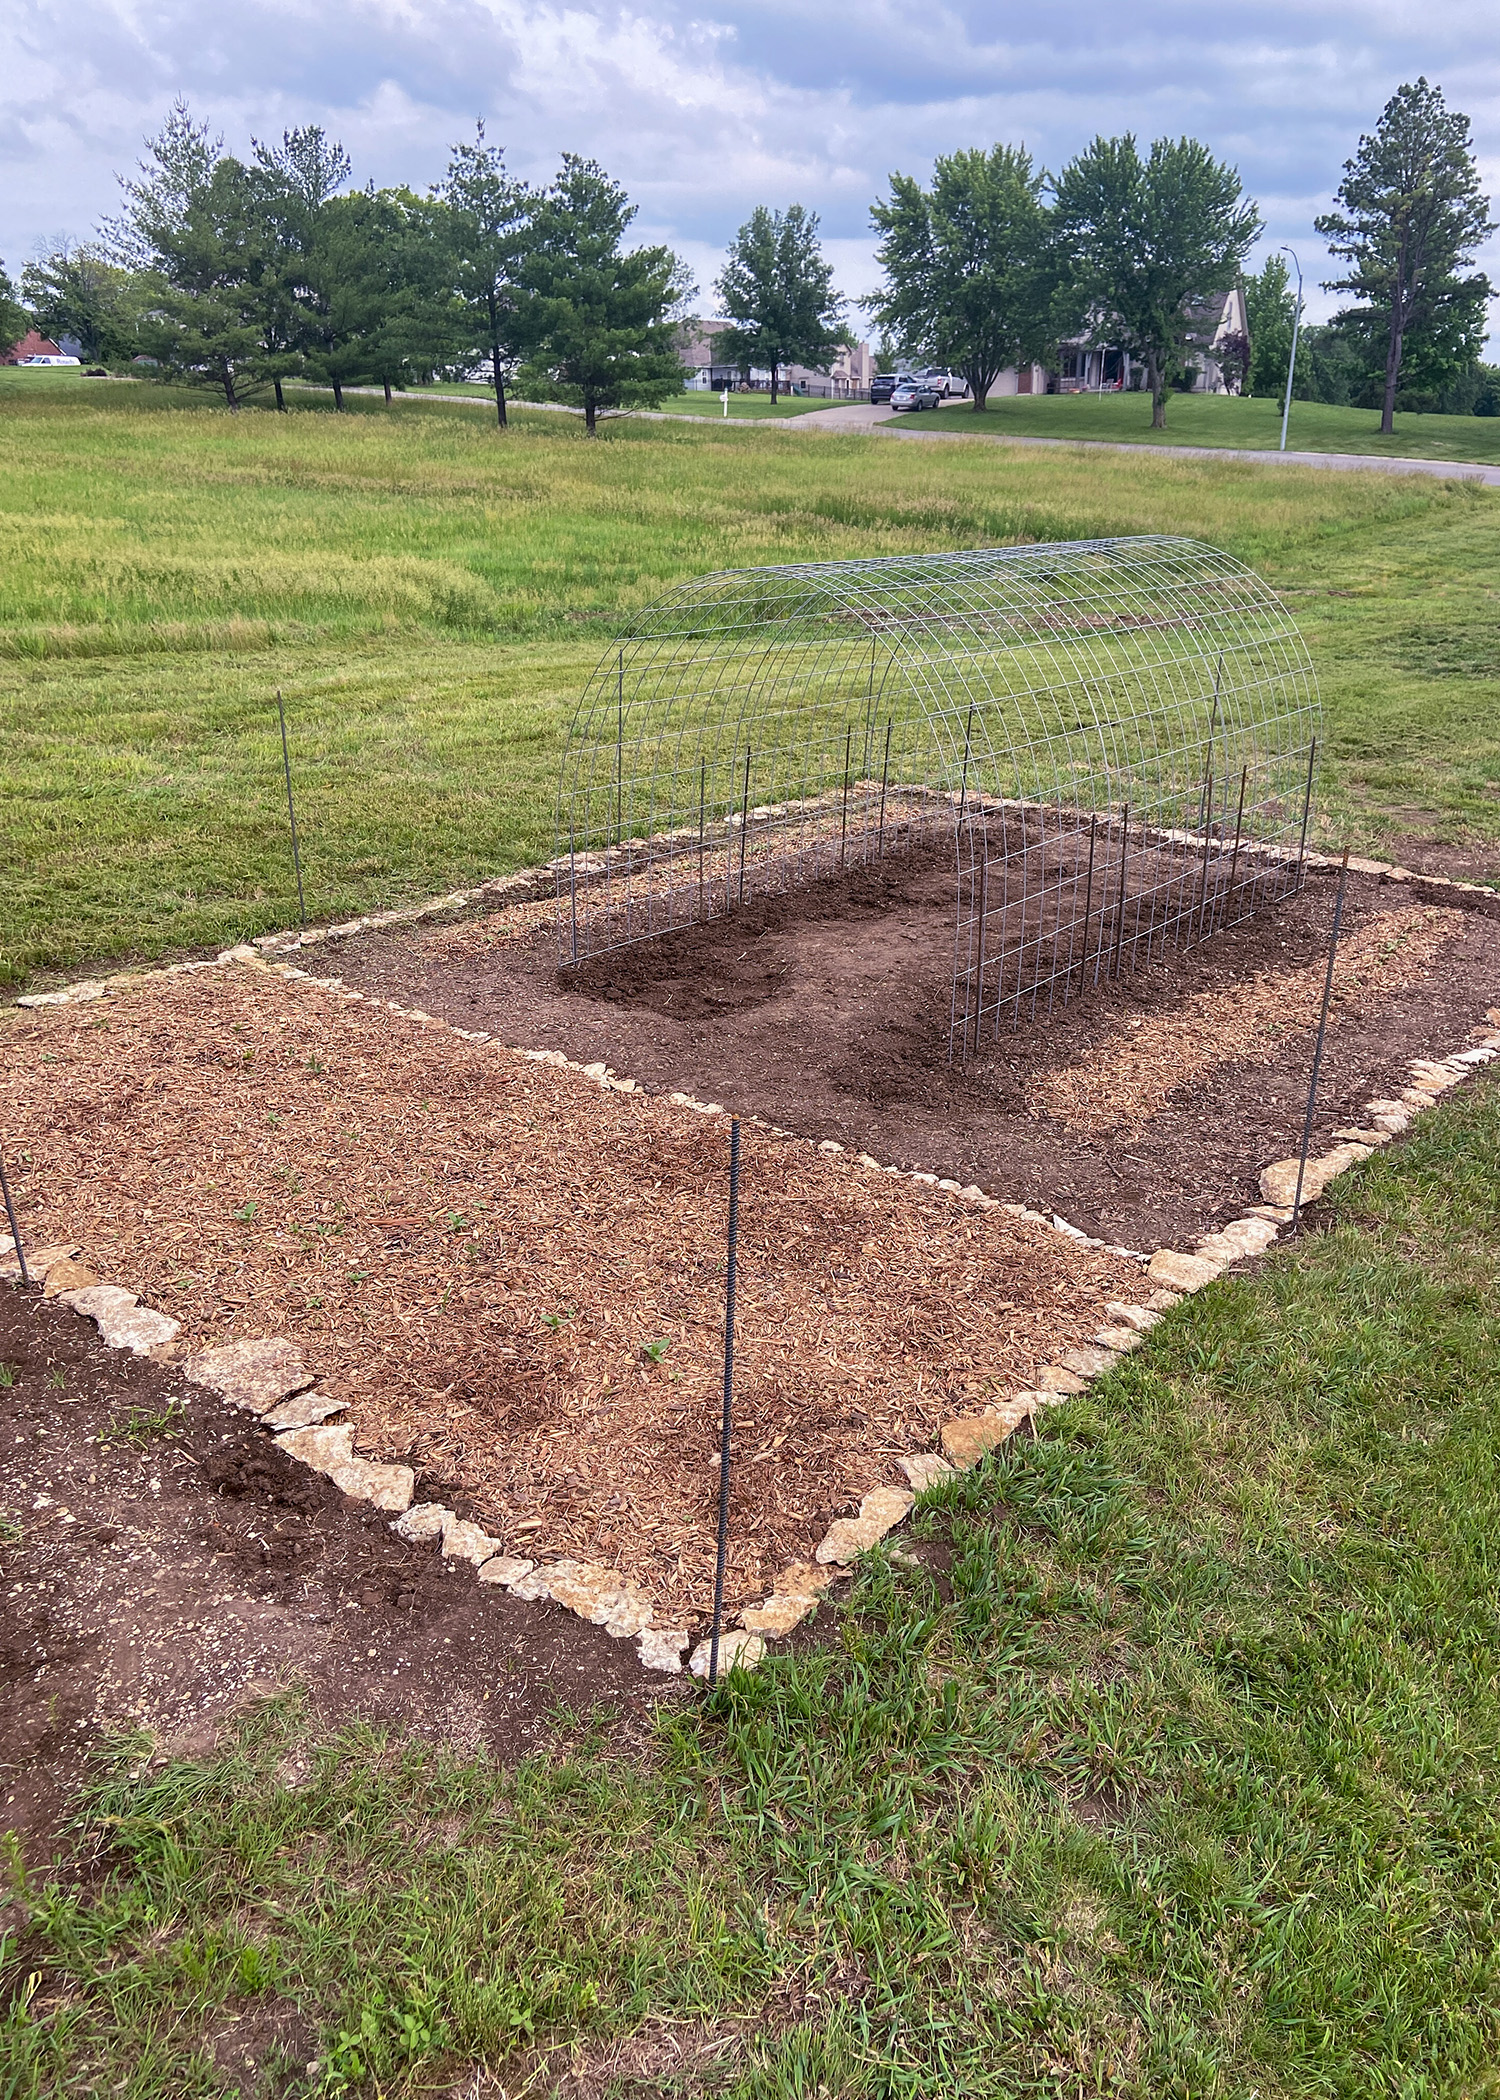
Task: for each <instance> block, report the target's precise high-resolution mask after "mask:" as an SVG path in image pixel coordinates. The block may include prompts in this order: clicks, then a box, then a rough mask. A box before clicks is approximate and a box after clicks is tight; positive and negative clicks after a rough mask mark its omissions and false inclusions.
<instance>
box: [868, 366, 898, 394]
mask: <svg viewBox="0 0 1500 2100" xmlns="http://www.w3.org/2000/svg"><path fill="white" fill-rule="evenodd" d="M895 391H896V375H895V373H894V372H877V373H876V374H875V377H874V378H873V379H872V380H871V381H870V399H871V400H872V401H889V400H890V398H891V396H892V394H894V393H895Z"/></svg>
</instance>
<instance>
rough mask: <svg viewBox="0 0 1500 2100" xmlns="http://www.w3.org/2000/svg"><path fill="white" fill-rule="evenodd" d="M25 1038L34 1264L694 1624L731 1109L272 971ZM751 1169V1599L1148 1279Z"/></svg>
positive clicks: (1039, 1243) (903, 1184)
mask: <svg viewBox="0 0 1500 2100" xmlns="http://www.w3.org/2000/svg"><path fill="white" fill-rule="evenodd" d="M4 1048H5V1056H4V1058H3V1060H0V1141H3V1143H4V1144H5V1147H6V1157H7V1160H8V1162H10V1163H11V1164H12V1165H13V1168H14V1170H15V1172H14V1175H13V1178H14V1179H15V1180H16V1181H18V1183H19V1189H18V1193H19V1196H20V1199H21V1203H22V1206H23V1210H22V1215H23V1228H24V1229H25V1230H27V1231H28V1232H29V1233H30V1234H31V1235H32V1236H33V1237H34V1238H37V1239H40V1238H46V1239H56V1238H61V1237H64V1236H65V1237H67V1238H68V1239H71V1240H77V1241H79V1242H80V1243H81V1244H82V1248H83V1255H82V1258H83V1260H84V1261H86V1262H87V1263H89V1264H90V1266H92V1267H93V1268H95V1269H96V1270H97V1271H98V1272H99V1273H100V1274H101V1275H102V1276H103V1277H104V1278H105V1279H106V1280H107V1281H110V1282H118V1283H124V1284H126V1285H128V1286H129V1287H130V1288H131V1289H134V1290H136V1291H139V1292H140V1293H141V1295H142V1296H143V1298H144V1299H145V1300H146V1301H147V1302H148V1303H149V1304H151V1305H154V1306H157V1307H159V1308H160V1309H162V1310H163V1311H165V1312H169V1313H171V1314H173V1315H174V1316H175V1317H177V1318H178V1319H180V1320H181V1321H182V1323H183V1332H184V1336H185V1338H186V1339H188V1340H190V1341H192V1342H194V1343H198V1342H213V1343H217V1342H222V1341H226V1340H228V1339H230V1338H231V1337H234V1336H248V1335H258V1334H286V1335H288V1336H289V1337H291V1338H292V1339H294V1340H295V1341H296V1342H297V1343H298V1344H299V1345H300V1346H301V1347H302V1349H303V1350H304V1352H305V1355H306V1360H307V1362H308V1364H309V1366H310V1367H312V1368H315V1369H316V1371H317V1373H318V1378H319V1383H320V1385H321V1387H322V1388H323V1389H324V1390H325V1391H326V1392H328V1393H330V1394H331V1395H333V1396H335V1397H338V1398H341V1399H345V1400H347V1401H348V1402H349V1403H350V1404H351V1406H352V1408H353V1410H354V1417H355V1421H356V1442H357V1445H358V1447H359V1448H360V1449H362V1450H364V1451H365V1452H367V1453H368V1454H369V1455H371V1456H379V1457H382V1458H388V1459H397V1458H399V1459H404V1460H406V1461H407V1462H409V1463H412V1464H414V1465H416V1466H417V1467H419V1468H422V1469H426V1471H427V1472H428V1474H429V1475H432V1476H436V1478H437V1479H438V1480H441V1481H444V1482H448V1483H451V1484H453V1485H454V1486H455V1488H461V1489H462V1490H463V1491H465V1492H466V1494H467V1495H468V1497H469V1498H470V1499H471V1501H472V1503H473V1505H474V1507H475V1509H476V1511H477V1513H478V1514H480V1515H481V1516H482V1517H483V1519H484V1521H485V1522H486V1524H487V1526H488V1528H489V1529H490V1530H491V1531H493V1532H494V1533H495V1534H496V1535H497V1536H498V1537H499V1538H500V1539H501V1540H502V1541H503V1542H504V1544H505V1545H506V1546H507V1547H508V1548H509V1549H511V1550H513V1551H516V1552H525V1553H530V1554H532V1555H533V1556H536V1555H542V1556H544V1557H547V1558H551V1557H555V1556H561V1555H570V1556H576V1557H581V1558H589V1559H594V1560H599V1561H603V1562H605V1563H607V1564H609V1565H612V1566H614V1567H617V1568H619V1569H620V1570H622V1571H623V1572H624V1573H625V1574H626V1575H628V1576H629V1577H630V1578H631V1579H633V1580H634V1581H636V1582H637V1583H639V1584H640V1585H641V1586H642V1587H643V1588H644V1589H646V1590H647V1591H648V1592H649V1593H650V1594H651V1596H652V1597H653V1599H654V1601H655V1603H656V1605H657V1608H658V1620H659V1622H661V1621H664V1620H665V1619H668V1618H672V1617H680V1616H685V1615H688V1616H690V1615H701V1614H703V1613H704V1612H705V1611H706V1610H707V1608H708V1606H709V1604H710V1600H711V1593H712V1578H713V1526H714V1513H715V1507H716V1498H717V1455H716V1454H717V1437H718V1417H719V1386H720V1377H721V1356H720V1351H721V1335H722V1330H721V1320H722V1293H723V1254H724V1245H723V1243H724V1228H725V1211H726V1186H725V1183H726V1164H727V1155H728V1142H727V1141H728V1123H727V1119H726V1118H724V1117H718V1116H715V1117H706V1116H702V1115H699V1114H697V1113H695V1112H694V1111H692V1110H689V1109H682V1108H679V1107H675V1106H673V1105H671V1104H669V1103H667V1102H665V1101H663V1100H656V1099H651V1098H648V1097H646V1096H642V1095H620V1094H615V1093H607V1092H604V1091H601V1090H600V1089H599V1088H598V1087H596V1086H594V1085H593V1084H591V1083H590V1082H589V1081H587V1080H586V1079H584V1078H582V1077H581V1076H580V1075H578V1074H576V1073H572V1072H567V1071H562V1070H559V1069H557V1068H556V1067H553V1066H548V1065H542V1064H535V1063H531V1062H528V1061H525V1060H523V1059H521V1058H519V1057H517V1056H516V1055H515V1054H513V1053H512V1052H509V1051H507V1050H505V1049H503V1048H501V1047H500V1046H498V1045H493V1044H483V1045H474V1044H468V1043H465V1042H463V1041H462V1040H460V1039H459V1038H457V1037H455V1036H454V1035H453V1034H452V1033H451V1032H450V1031H448V1030H447V1029H445V1028H442V1027H440V1026H437V1025H432V1026H424V1025H423V1024H421V1023H419V1022H415V1021H411V1020H406V1019H402V1018H400V1017H398V1016H395V1015H392V1014H390V1013H389V1012H388V1011H385V1010H383V1009H381V1008H379V1007H377V1006H375V1005H373V1004H372V1003H355V1002H353V1001H351V1000H350V999H349V998H348V997H347V995H340V994H339V993H337V992H334V991H330V990H325V989H320V988H317V987H314V986H310V985H307V984H297V983H288V982H287V981H286V980H284V979H281V978H279V977H276V976H274V975H272V974H269V973H266V972H262V971H258V970H254V969H237V968H226V969H225V970H222V971H218V970H215V971H208V972H204V973H203V974H201V975H196V976H191V977H181V978H171V979H166V980H159V981H157V982H156V983H152V984H147V985H143V986H141V987H139V988H137V989H134V990H132V991H130V992H129V993H126V994H123V995H122V996H120V997H118V998H114V999H111V1000H108V1001H101V1002H98V1003H95V1004H90V1005H80V1006H65V1007H56V1008H51V1009H42V1010H38V1011H35V1012H29V1013H21V1012H14V1011H13V1012H12V1013H11V1014H10V1015H9V1016H7V1017H6V1020H5V1023H4ZM744 1149H745V1157H744V1188H743V1198H742V1207H741V1219H742V1242H741V1265H742V1266H741V1298H740V1321H739V1330H738V1365H739V1371H738V1378H737V1419H736V1456H737V1463H736V1470H735V1482H734V1497H733V1506H732V1540H733V1543H732V1550H731V1558H730V1569H729V1578H728V1584H727V1595H728V1598H729V1601H730V1602H731V1603H732V1604H735V1605H739V1604H743V1603H746V1602H748V1601H750V1600H752V1599H753V1598H757V1597H759V1596H761V1595H763V1594H764V1593H765V1592H766V1591H767V1590H768V1589H769V1588H770V1586H771V1582H772V1578H773V1577H774V1576H775V1575H776V1574H777V1573H778V1572H779V1570H780V1569H781V1568H782V1567H784V1566H785V1565H786V1564H787V1563H788V1562H791V1561H794V1560H798V1559H802V1558H805V1557H807V1556H808V1555H809V1554H810V1552H811V1550H812V1548H813V1547H814V1546H815V1545H816V1544H817V1541H818V1539H819V1537H820V1536H821V1534H822V1531H823V1528H824V1527H825V1525H826V1524H827V1522H828V1521H829V1520H830V1518H832V1517H833V1516H834V1515H836V1514H839V1513H842V1512H844V1511H845V1510H847V1509H848V1508H849V1506H850V1505H851V1504H852V1503H853V1502H854V1500H855V1499H856V1498H857V1497H858V1496H859V1495H861V1494H862V1493H863V1492H865V1491H866V1490H867V1489H869V1488H870V1487H873V1486H875V1485H877V1484H879V1483H882V1482H885V1481H890V1480H893V1479H895V1478H896V1477H897V1476H896V1474H895V1472H894V1467H893V1461H894V1458H895V1456H896V1455H897V1454H898V1453H900V1452H907V1451H913V1450H922V1449H929V1448H931V1447H932V1445H933V1442H934V1439H935V1436H936V1433H937V1429H938V1425H939V1423H940V1422H941V1421H942V1420H943V1419H944V1418H945V1417H946V1416H948V1415H950V1414H952V1413H954V1412H955V1411H958V1412H962V1411H966V1410H967V1411H970V1412H973V1411H977V1409H978V1408H979V1407H980V1406H981V1405H982V1404H983V1403H984V1401H985V1400H986V1399H987V1398H989V1397H991V1396H993V1395H996V1394H1004V1393H1006V1392H1008V1391H1011V1390H1014V1389H1016V1388H1021V1387H1025V1386H1027V1385H1029V1384H1030V1383H1031V1382H1032V1376H1033V1373H1034V1371H1035V1370H1036V1368H1037V1367H1038V1365H1039V1364H1041V1363H1044V1362H1046V1361H1048V1360H1049V1359H1050V1358H1051V1357H1053V1356H1055V1355H1056V1353H1057V1352H1058V1350H1060V1349H1062V1348H1065V1347H1066V1346H1068V1345H1069V1344H1070V1343H1072V1342H1076V1341H1079V1340H1082V1339H1085V1338H1087V1337H1088V1336H1089V1335H1091V1334H1092V1333H1093V1332H1094V1331H1095V1330H1096V1329H1097V1328H1098V1327H1099V1325H1100V1324H1101V1321H1102V1315H1103V1306H1104V1303H1105V1301H1106V1300H1107V1299H1109V1298H1112V1297H1120V1296H1125V1297H1134V1296H1135V1295H1137V1293H1138V1291H1139V1289H1140V1288H1141V1276H1140V1270H1139V1268H1138V1267H1136V1266H1135V1265H1134V1264H1131V1263H1128V1262H1126V1261H1123V1260H1121V1259H1119V1258H1118V1257H1115V1256H1113V1255H1110V1254H1107V1253H1105V1252H1103V1251H1102V1250H1100V1249H1096V1248H1092V1247H1088V1246H1084V1245H1081V1244H1078V1243H1075V1242H1070V1241H1068V1240H1066V1239H1064V1238H1063V1237H1061V1236H1060V1235H1057V1234H1055V1233H1053V1232H1050V1231H1048V1230H1047V1229H1046V1228H1045V1227H1042V1226H1040V1225H1035V1224H1031V1223H1028V1222H1027V1221H1026V1220H1024V1219H1017V1218H1013V1217H1009V1216H1007V1215H1005V1214H1004V1213H1003V1212H1000V1211H998V1210H980V1209H978V1208H977V1207H970V1206H969V1205H968V1204H965V1203H963V1202H961V1201H957V1200H954V1199H951V1198H949V1197H948V1196H947V1195H945V1194H943V1193H941V1192H938V1191H931V1192H929V1191H924V1190H922V1189H921V1188H919V1187H916V1186H914V1185H913V1184H912V1183H910V1182H908V1181H905V1180H898V1179H897V1178H896V1177H894V1176H890V1175H886V1174H883V1173H880V1172H878V1171H876V1170H874V1169H866V1168H862V1167H859V1166H857V1165H856V1164H854V1163H853V1161H852V1160H851V1159H848V1158H844V1159H839V1160H834V1161H829V1160H827V1159H825V1158H823V1157H821V1156H820V1155H819V1154H818V1153H817V1152H816V1151H815V1150H814V1149H813V1148H812V1147H811V1146H809V1145H808V1144H806V1143H803V1142H798V1141H792V1140H786V1139H780V1138H774V1137H772V1136H771V1135H769V1134H768V1133H767V1132H765V1131H763V1130H760V1129H757V1128H755V1127H754V1126H747V1127H746V1129H745V1133H744ZM661 1345H665V1346H664V1347H663V1346H661ZM653 1356H657V1357H659V1358H660V1361H659V1362H657V1361H654V1360H653ZM427 1485H428V1486H429V1488H430V1487H431V1485H432V1483H431V1482H429V1483H427Z"/></svg>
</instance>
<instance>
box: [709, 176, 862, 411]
mask: <svg viewBox="0 0 1500 2100" xmlns="http://www.w3.org/2000/svg"><path fill="white" fill-rule="evenodd" d="M714 291H715V293H716V294H717V296H718V300H719V303H720V305H721V306H722V308H723V310H724V312H725V313H726V314H727V315H728V316H729V319H730V321H731V322H732V323H733V324H734V325H733V326H732V327H730V328H726V329H723V330H721V331H720V334H719V338H718V353H719V355H720V357H721V358H723V359H725V360H726V361H727V362H730V363H734V364H742V365H759V366H760V367H761V369H762V370H763V371H768V372H769V373H770V375H771V400H772V403H773V404H774V403H775V401H776V398H777V392H778V386H777V381H778V378H779V375H780V371H781V367H782V366H783V365H792V364H797V365H809V366H811V368H812V369H813V370H814V371H815V372H824V371H827V369H828V368H829V366H830V365H831V364H832V362H833V360H834V357H835V356H836V355H837V353H838V352H839V351H840V350H841V349H843V348H844V347H845V345H846V344H848V343H850V342H852V340H853V338H852V337H851V336H850V334H849V331H848V329H847V328H846V326H845V325H844V302H843V300H842V299H840V298H839V296H838V294H837V293H836V292H835V291H834V289H833V265H832V264H831V263H830V262H828V261H827V260H826V259H825V257H824V254H823V250H822V246H821V244H820V242H819V240H818V215H817V213H816V212H812V211H806V210H804V208H803V207H802V206H801V205H800V204H793V205H791V206H790V207H789V208H788V209H787V210H786V211H784V212H780V211H770V210H768V209H767V208H766V206H765V205H764V204H758V205H757V206H756V208H755V210H754V211H753V212H752V213H751V214H750V217H749V218H748V219H747V220H746V221H745V224H744V225H743V226H742V227H741V228H740V230H739V232H738V233H737V234H736V235H735V237H734V239H733V240H732V241H731V242H730V244H729V259H728V261H727V262H726V264H725V266H724V270H723V272H722V274H721V275H720V276H719V278H718V280H717V281H716V283H715V285H714Z"/></svg>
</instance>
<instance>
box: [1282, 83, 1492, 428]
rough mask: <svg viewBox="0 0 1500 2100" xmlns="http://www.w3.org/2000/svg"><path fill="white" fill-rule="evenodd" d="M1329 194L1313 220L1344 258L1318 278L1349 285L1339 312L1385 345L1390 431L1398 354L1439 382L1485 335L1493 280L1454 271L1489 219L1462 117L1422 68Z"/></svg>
mask: <svg viewBox="0 0 1500 2100" xmlns="http://www.w3.org/2000/svg"><path fill="white" fill-rule="evenodd" d="M1334 202H1335V204H1337V205H1338V207H1339V209H1338V210H1336V211H1332V212H1328V213H1325V214H1324V216H1323V217H1321V218H1320V219H1318V220H1317V221H1316V222H1315V223H1316V225H1317V229H1318V232H1319V233H1320V234H1322V235H1323V237H1324V239H1325V240H1326V241H1327V242H1328V247H1329V251H1330V253H1331V254H1332V255H1334V256H1335V257H1337V258H1338V259H1340V260H1342V261H1344V262H1346V263H1347V264H1348V265H1349V268H1348V270H1347V272H1346V273H1345V275H1344V276H1342V277H1335V278H1332V279H1330V280H1329V281H1328V282H1327V283H1325V285H1324V287H1323V288H1324V290H1325V291H1330V292H1353V293H1354V294H1355V297H1356V300H1357V302H1358V303H1357V305H1355V306H1354V307H1353V308H1351V309H1349V310H1348V311H1347V312H1346V313H1345V314H1343V315H1341V316H1340V321H1341V323H1342V324H1343V325H1344V327H1345V329H1346V332H1347V333H1348V335H1349V337H1350V339H1351V341H1354V342H1357V343H1362V344H1363V345H1364V346H1365V347H1366V350H1367V352H1368V354H1369V355H1370V356H1371V358H1372V359H1374V358H1376V357H1380V356H1381V354H1382V353H1383V365H1384V374H1383V383H1382V387H1381V399H1380V428H1381V431H1382V433H1383V434H1385V435H1387V436H1388V435H1389V434H1390V433H1391V431H1392V430H1393V429H1394V427H1395V426H1394V416H1395V410H1396V390H1397V387H1398V386H1399V384H1400V381H1401V375H1402V370H1403V367H1404V366H1411V367H1415V371H1414V373H1413V376H1414V377H1415V378H1416V380H1417V383H1419V384H1427V385H1441V384H1443V383H1444V381H1445V380H1448V379H1451V378H1452V377H1453V376H1454V375H1455V374H1456V373H1457V372H1459V371H1461V370H1465V369H1469V368H1471V367H1472V366H1473V365H1474V364H1475V363H1476V362H1477V361H1478V356H1479V351H1480V347H1481V345H1482V343H1483V339H1484V320H1485V310H1486V307H1487V305H1488V302H1489V299H1490V297H1491V287H1490V283H1489V280H1488V279H1487V278H1486V277H1485V276H1484V275H1483V274H1482V273H1479V272H1475V273H1474V274H1473V275H1471V276H1464V275H1462V274H1461V273H1462V272H1463V271H1465V270H1468V269H1470V267H1471V266H1472V263H1473V260H1474V254H1473V251H1474V250H1475V248H1477V247H1478V246H1479V244H1480V243H1481V242H1482V241H1485V240H1487V239H1488V238H1489V236H1490V234H1491V233H1493V232H1494V230H1495V228H1494V224H1493V222H1492V221H1491V219H1490V215H1489V199H1488V198H1487V197H1485V196H1484V194H1483V193H1482V191H1481V189H1480V186H1479V170H1478V167H1477V166H1476V164H1475V160H1474V154H1473V149H1472V145H1471V141H1470V136H1469V120H1468V118H1467V117H1463V116H1460V115H1459V114H1458V113H1457V111H1450V110H1449V109H1448V107H1447V105H1446V103H1445V102H1444V100H1443V95H1442V90H1441V89H1440V88H1435V87H1430V86H1429V85H1428V83H1427V81H1426V80H1425V79H1421V80H1418V81H1417V83H1416V85H1415V86H1411V85H1408V86H1405V87H1401V88H1398V89H1397V90H1396V93H1395V94H1394V95H1392V97H1391V99H1390V101H1389V102H1388V103H1387V104H1386V106H1385V109H1384V111H1383V113H1382V115H1381V119H1380V122H1379V124H1378V125H1377V126H1376V128H1375V130H1374V131H1373V132H1372V133H1370V134H1368V135H1367V136H1366V137H1363V138H1361V140H1360V142H1359V147H1358V150H1357V151H1356V153H1355V155H1354V158H1353V159H1352V160H1348V161H1345V163H1344V180H1343V182H1342V183H1341V184H1340V185H1339V189H1338V191H1337V194H1336V196H1335V198H1334Z"/></svg>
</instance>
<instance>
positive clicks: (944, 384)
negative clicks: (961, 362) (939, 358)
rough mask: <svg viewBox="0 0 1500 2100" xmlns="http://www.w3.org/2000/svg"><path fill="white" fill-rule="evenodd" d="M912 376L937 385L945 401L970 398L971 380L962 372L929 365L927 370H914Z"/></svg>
mask: <svg viewBox="0 0 1500 2100" xmlns="http://www.w3.org/2000/svg"><path fill="white" fill-rule="evenodd" d="M912 377H913V378H914V379H920V380H924V381H925V382H926V384H927V385H928V386H930V387H936V388H937V391H938V392H939V394H941V395H942V397H943V399H944V400H945V401H952V400H955V399H958V400H967V398H968V393H969V382H968V380H967V379H965V378H964V375H963V373H962V372H945V371H943V370H942V368H941V367H940V366H938V365H929V366H928V367H927V370H926V371H925V372H914V373H913V374H912Z"/></svg>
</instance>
